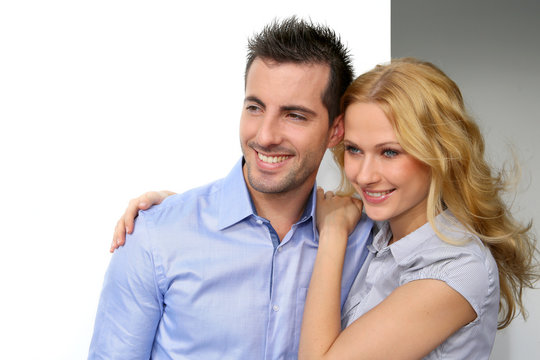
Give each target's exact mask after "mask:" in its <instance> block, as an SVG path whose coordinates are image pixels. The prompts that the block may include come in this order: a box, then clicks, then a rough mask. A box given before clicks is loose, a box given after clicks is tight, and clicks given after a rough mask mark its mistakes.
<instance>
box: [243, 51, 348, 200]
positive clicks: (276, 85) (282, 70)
mask: <svg viewBox="0 0 540 360" xmlns="http://www.w3.org/2000/svg"><path fill="white" fill-rule="evenodd" d="M329 73H330V68H329V67H328V66H327V65H321V64H302V65H299V64H293V63H284V64H278V63H274V62H265V61H263V60H261V59H255V61H254V62H253V63H252V65H251V67H250V69H249V72H248V75H247V79H246V97H245V99H244V108H243V111H242V118H241V121H240V142H241V145H242V152H243V154H244V159H245V163H246V164H245V165H246V166H245V173H246V172H247V180H248V183H249V185H250V187H251V188H252V189H254V190H256V191H259V192H262V193H286V192H288V191H291V190H295V189H298V188H299V187H301V186H305V187H309V188H311V187H312V186H313V184H314V182H315V177H316V175H317V170H318V168H319V164H320V162H321V160H322V157H323V155H324V152H325V150H326V148H327V147H332V146H335V145H336V144H337V143H338V142H339V141H340V139H341V136H342V134H343V131H342V129H343V127H342V122H341V121H336V122H335V123H334V124H333V126H332V127H330V126H329V121H328V111H327V109H326V107H325V106H324V105H323V103H322V94H323V92H324V90H325V89H326V85H327V82H328V78H329Z"/></svg>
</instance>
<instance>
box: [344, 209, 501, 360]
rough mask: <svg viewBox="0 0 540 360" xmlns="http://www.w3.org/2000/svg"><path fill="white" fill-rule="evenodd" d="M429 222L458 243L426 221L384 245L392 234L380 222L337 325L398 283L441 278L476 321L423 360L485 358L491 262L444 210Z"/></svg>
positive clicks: (493, 319)
mask: <svg viewBox="0 0 540 360" xmlns="http://www.w3.org/2000/svg"><path fill="white" fill-rule="evenodd" d="M435 222H436V225H437V229H438V230H439V231H440V232H441V233H442V234H444V235H445V236H447V237H448V238H449V239H451V240H453V241H456V242H459V243H461V244H460V245H452V244H449V243H447V242H444V241H443V240H441V239H440V238H439V237H438V236H437V235H436V234H435V231H433V228H432V227H431V225H430V224H429V223H427V224H425V225H423V226H422V227H420V228H418V229H417V230H416V231H414V232H412V233H411V234H409V235H407V236H406V237H404V238H402V239H400V240H399V241H396V242H395V243H393V244H391V245H388V242H389V240H390V239H391V238H392V232H391V231H390V226H389V225H388V223H384V225H383V226H382V229H381V230H380V231H379V233H378V234H377V235H376V236H375V238H374V239H373V244H372V245H368V248H369V252H370V253H369V255H368V257H367V259H366V261H365V264H364V267H363V268H362V269H361V271H360V273H359V274H358V277H357V278H356V280H355V281H354V285H353V286H352V289H351V291H350V294H349V298H348V299H347V301H346V303H345V305H344V306H343V318H342V326H343V327H346V326H349V325H350V324H352V323H353V322H354V321H355V320H356V319H358V318H359V317H360V316H362V315H363V314H365V313H366V312H368V311H369V310H371V309H373V308H374V307H375V306H377V305H378V304H379V303H380V302H381V301H383V300H384V299H385V298H386V297H387V296H388V295H390V293H391V292H392V291H394V290H395V289H396V288H397V287H399V286H401V285H404V284H406V283H409V282H411V281H415V280H422V279H436V280H441V281H444V282H445V283H446V284H447V285H448V286H450V287H451V288H453V289H454V290H456V291H457V292H458V293H460V294H461V295H462V296H463V297H464V298H465V299H466V300H467V301H468V302H469V303H470V304H471V306H472V308H473V309H474V311H475V312H476V314H477V317H476V319H475V320H474V321H472V322H470V323H469V324H467V325H466V326H464V327H462V328H461V329H459V330H458V331H456V332H455V333H454V334H452V335H451V336H450V337H449V338H447V339H446V341H444V342H443V343H442V344H441V345H439V346H438V347H437V348H436V349H435V350H433V351H432V352H430V353H429V354H428V355H427V356H426V357H425V358H424V359H428V360H435V359H455V360H462V359H474V360H482V359H484V360H487V359H489V355H490V353H491V349H492V347H493V342H494V341H495V333H496V331H497V316H498V312H499V275H498V270H497V264H496V262H495V260H494V259H493V256H492V255H491V252H490V251H489V249H488V248H487V247H485V246H484V244H483V243H482V242H481V241H480V239H478V237H476V236H475V235H473V234H471V233H470V232H468V231H467V230H466V229H465V227H464V226H463V225H461V223H459V222H458V220H457V219H456V218H455V217H454V216H453V215H452V213H451V212H450V211H448V210H446V211H445V212H443V213H442V214H440V215H438V216H437V217H436V219H435ZM426 296H429V294H426ZM404 306H406V304H405V305H404Z"/></svg>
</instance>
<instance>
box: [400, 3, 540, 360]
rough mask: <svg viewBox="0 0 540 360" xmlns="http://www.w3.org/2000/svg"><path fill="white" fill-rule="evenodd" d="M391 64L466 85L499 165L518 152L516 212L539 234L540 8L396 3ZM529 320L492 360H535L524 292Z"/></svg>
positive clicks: (539, 340)
mask: <svg viewBox="0 0 540 360" xmlns="http://www.w3.org/2000/svg"><path fill="white" fill-rule="evenodd" d="M391 9H392V10H391V16H392V18H391V26H392V30H391V33H392V35H391V38H392V40H391V44H392V50H391V53H392V57H393V58H395V57H403V56H414V57H417V58H420V59H423V60H428V61H431V62H433V63H435V64H436V65H438V66H439V67H441V68H442V70H443V71H445V72H446V73H447V74H448V75H449V76H450V77H451V78H452V79H454V81H456V83H457V84H458V85H459V86H460V88H461V90H462V93H463V96H464V98H465V101H466V103H467V106H468V108H469V110H470V112H471V113H472V114H473V116H474V117H475V118H476V120H477V121H478V123H479V124H480V126H481V128H482V130H483V132H484V136H485V138H486V143H487V154H488V156H489V158H490V159H491V162H492V163H493V164H494V165H498V166H500V165H502V163H503V162H504V161H505V160H510V159H511V155H510V151H509V144H511V145H513V146H514V147H515V149H516V153H517V155H518V157H519V160H520V163H521V165H522V171H523V177H522V180H521V183H520V185H519V187H518V194H517V195H516V197H515V200H514V206H513V209H514V210H515V214H516V216H517V217H518V218H519V219H522V220H524V221H525V220H528V219H531V218H532V219H533V229H534V231H535V233H536V234H538V229H540V225H539V224H540V201H539V200H540V182H539V181H538V179H540V141H538V137H539V136H540V107H539V106H538V103H539V102H540V1H537V0H528V1H527V0H517V1H510V0H507V1H504V0H492V1H486V0H475V1H470V0H453V1H447V0H396V1H392V7H391ZM526 305H527V309H528V310H529V318H528V320H527V321H526V322H524V321H523V320H522V319H521V318H518V319H517V320H514V322H513V323H512V324H511V325H510V327H509V328H507V329H505V330H503V331H499V332H498V334H497V339H496V343H495V348H494V350H493V353H492V356H491V359H492V360H503V359H505V360H506V359H532V358H535V356H537V355H534V354H535V353H537V352H538V349H540V290H532V291H528V292H527V293H526Z"/></svg>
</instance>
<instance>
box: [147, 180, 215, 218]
mask: <svg viewBox="0 0 540 360" xmlns="http://www.w3.org/2000/svg"><path fill="white" fill-rule="evenodd" d="M222 188H223V179H219V180H216V181H213V182H211V183H208V184H206V185H203V186H199V187H196V188H193V189H190V190H187V191H185V192H183V193H180V194H175V195H171V196H168V197H167V198H166V199H165V200H163V202H162V203H161V204H159V205H155V206H152V207H151V208H150V209H148V210H143V211H141V213H144V215H145V216H146V217H151V218H152V217H161V216H163V215H166V214H168V213H173V214H175V215H178V213H186V212H193V210H194V209H200V207H201V204H204V205H205V206H206V207H208V206H215V204H216V203H217V201H218V200H219V195H220V193H221V190H222Z"/></svg>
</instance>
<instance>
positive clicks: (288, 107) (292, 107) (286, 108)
mask: <svg viewBox="0 0 540 360" xmlns="http://www.w3.org/2000/svg"><path fill="white" fill-rule="evenodd" d="M279 109H280V110H281V112H285V111H300V112H303V113H305V114H309V115H312V116H316V115H317V113H316V112H315V111H313V110H311V109H308V108H307V107H304V106H300V105H285V106H281V107H280V108H279Z"/></svg>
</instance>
